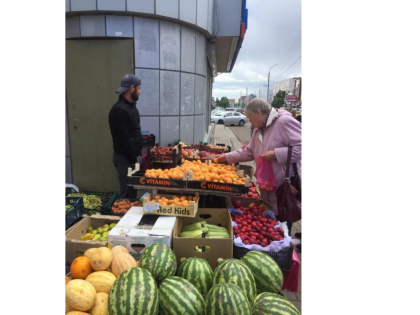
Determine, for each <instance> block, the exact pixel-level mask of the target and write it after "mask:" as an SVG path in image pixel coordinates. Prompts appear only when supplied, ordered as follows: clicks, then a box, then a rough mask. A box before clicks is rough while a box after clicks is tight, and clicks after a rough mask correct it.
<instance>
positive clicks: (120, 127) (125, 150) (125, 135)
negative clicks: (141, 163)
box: [108, 94, 142, 164]
mask: <svg viewBox="0 0 420 315" xmlns="http://www.w3.org/2000/svg"><path fill="white" fill-rule="evenodd" d="M108 122H109V128H110V129H111V135H112V142H113V148H114V152H115V153H116V154H123V155H124V156H125V157H126V158H127V160H128V161H129V162H130V163H132V164H134V163H136V162H137V156H139V155H141V149H142V144H141V139H142V137H141V127H140V113H139V111H138V109H137V107H136V102H133V103H130V102H129V101H127V100H126V99H125V98H124V97H123V96H122V95H121V94H120V96H119V99H118V102H116V103H115V104H114V106H112V108H111V110H110V111H109V115H108Z"/></svg>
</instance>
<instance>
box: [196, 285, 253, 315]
mask: <svg viewBox="0 0 420 315" xmlns="http://www.w3.org/2000/svg"><path fill="white" fill-rule="evenodd" d="M204 314H205V315H222V314H229V315H251V306H250V304H249V302H248V299H247V298H246V296H245V294H244V292H243V291H242V289H241V288H239V287H238V286H237V285H236V284H233V283H220V284H216V285H214V286H213V288H211V289H210V291H209V294H207V297H206V307H205V312H204Z"/></svg>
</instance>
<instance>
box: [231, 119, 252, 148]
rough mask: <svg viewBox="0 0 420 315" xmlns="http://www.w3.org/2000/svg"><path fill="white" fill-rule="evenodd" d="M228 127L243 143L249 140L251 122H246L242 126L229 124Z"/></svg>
mask: <svg viewBox="0 0 420 315" xmlns="http://www.w3.org/2000/svg"><path fill="white" fill-rule="evenodd" d="M229 128H230V129H231V130H232V132H233V133H234V134H235V136H236V137H237V138H238V139H239V141H241V142H242V143H243V144H247V143H248V142H249V141H250V140H251V123H249V122H247V123H246V124H245V125H243V126H242V127H241V126H229Z"/></svg>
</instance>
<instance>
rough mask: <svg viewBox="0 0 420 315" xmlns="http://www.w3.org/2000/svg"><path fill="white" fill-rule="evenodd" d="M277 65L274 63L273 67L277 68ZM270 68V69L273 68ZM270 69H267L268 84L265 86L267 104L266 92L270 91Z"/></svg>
mask: <svg viewBox="0 0 420 315" xmlns="http://www.w3.org/2000/svg"><path fill="white" fill-rule="evenodd" d="M277 65H278V64H277V63H276V64H275V65H274V66H273V67H275V66H277ZM273 67H271V68H273ZM271 68H270V69H268V84H267V102H268V91H269V90H270V70H271Z"/></svg>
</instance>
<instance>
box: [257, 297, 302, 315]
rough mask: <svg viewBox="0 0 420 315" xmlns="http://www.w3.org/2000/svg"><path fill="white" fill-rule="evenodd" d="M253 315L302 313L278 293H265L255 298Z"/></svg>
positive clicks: (296, 314)
mask: <svg viewBox="0 0 420 315" xmlns="http://www.w3.org/2000/svg"><path fill="white" fill-rule="evenodd" d="M252 315H300V312H299V311H298V309H297V308H296V306H294V305H293V304H292V302H290V301H289V300H288V299H286V298H285V297H283V296H281V295H279V294H276V293H269V292H264V293H261V294H259V295H257V297H256V298H255V300H254V303H253V306H252Z"/></svg>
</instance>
